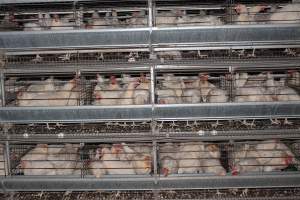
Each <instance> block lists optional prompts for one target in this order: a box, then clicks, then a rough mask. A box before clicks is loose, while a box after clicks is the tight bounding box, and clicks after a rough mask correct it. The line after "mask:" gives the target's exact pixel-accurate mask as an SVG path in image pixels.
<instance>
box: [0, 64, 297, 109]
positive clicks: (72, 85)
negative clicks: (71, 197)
mask: <svg viewBox="0 0 300 200" xmlns="http://www.w3.org/2000/svg"><path fill="white" fill-rule="evenodd" d="M152 76H153V77H152V78H153V80H151V73H150V71H143V72H99V71H98V72H91V73H81V74H79V73H77V74H76V75H75V74H61V75H59V74H57V75H53V74H48V75H47V74H36V75H34V74H32V75H7V76H6V78H5V82H4V86H3V88H4V89H5V91H4V96H3V97H4V98H2V101H3V102H2V103H3V106H22V107H23V106H30V107H31V106H50V107H51V106H83V105H96V106H120V105H146V104H152V103H155V104H199V103H226V102H239V103H241V102H276V101H279V102H296V101H299V100H300V96H299V93H298V92H299V86H300V75H299V71H297V70H284V69H279V70H275V71H273V72H272V71H259V70H258V71H257V70H254V71H248V72H243V71H240V72H234V73H233V72H229V71H227V72H226V71H225V72H224V71H223V72H222V71H221V72H220V71H201V70H200V71H198V70H195V69H194V70H183V71H176V70H175V71H174V70H172V69H168V70H157V71H155V72H154V73H153V74H152Z"/></svg>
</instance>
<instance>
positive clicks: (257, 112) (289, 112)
mask: <svg viewBox="0 0 300 200" xmlns="http://www.w3.org/2000/svg"><path fill="white" fill-rule="evenodd" d="M154 112H155V114H154V115H155V117H156V119H158V120H178V119H181V120H185V119H191V120H195V119H198V120H200V119H201V120H215V119H269V118H273V117H296V118H298V117H300V103H299V102H268V103H263V102H251V103H209V104H195V105H189V104H185V105H180V106H179V105H175V104H172V105H171V104H170V105H157V106H156V107H155V111H154Z"/></svg>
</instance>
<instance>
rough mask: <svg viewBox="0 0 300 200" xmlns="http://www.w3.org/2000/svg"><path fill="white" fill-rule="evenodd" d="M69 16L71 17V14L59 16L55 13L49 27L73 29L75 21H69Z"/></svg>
mask: <svg viewBox="0 0 300 200" xmlns="http://www.w3.org/2000/svg"><path fill="white" fill-rule="evenodd" d="M70 17H73V15H70V16H65V17H62V18H59V16H58V15H57V14H55V15H54V16H53V19H52V21H51V24H50V27H51V28H50V29H51V30H73V29H74V27H75V23H73V22H72V23H71V22H69V18H70Z"/></svg>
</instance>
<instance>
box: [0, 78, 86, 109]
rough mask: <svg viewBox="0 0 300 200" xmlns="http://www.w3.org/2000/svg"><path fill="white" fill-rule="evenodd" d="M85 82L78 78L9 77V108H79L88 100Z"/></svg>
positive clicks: (6, 88) (7, 103)
mask: <svg viewBox="0 0 300 200" xmlns="http://www.w3.org/2000/svg"><path fill="white" fill-rule="evenodd" d="M86 87H87V85H85V82H84V81H83V80H82V79H80V78H78V77H74V76H73V77H72V76H71V77H70V76H68V75H67V76H62V77H53V76H50V77H49V76H38V77H14V76H12V77H9V78H8V79H7V81H6V82H5V92H6V105H8V106H77V105H84V99H86V96H85V95H86Z"/></svg>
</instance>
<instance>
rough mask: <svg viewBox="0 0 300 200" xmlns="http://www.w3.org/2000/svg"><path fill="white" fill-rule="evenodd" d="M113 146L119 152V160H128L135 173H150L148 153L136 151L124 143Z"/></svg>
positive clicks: (150, 162)
mask: <svg viewBox="0 0 300 200" xmlns="http://www.w3.org/2000/svg"><path fill="white" fill-rule="evenodd" d="M114 147H115V148H116V149H117V151H118V153H119V157H120V160H122V161H128V162H129V163H130V164H131V165H132V166H133V169H134V171H135V173H136V174H150V172H151V164H152V161H151V154H150V153H146V152H136V151H134V150H133V149H132V148H131V147H129V146H128V145H127V144H125V143H122V144H121V145H115V146H114Z"/></svg>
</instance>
